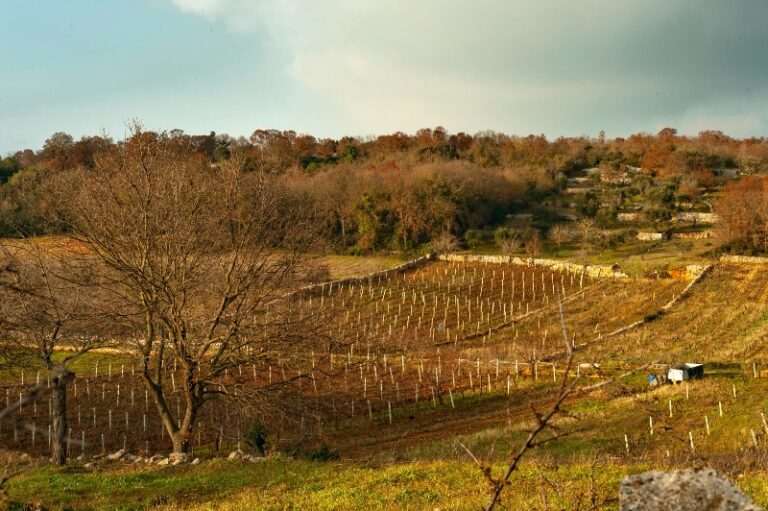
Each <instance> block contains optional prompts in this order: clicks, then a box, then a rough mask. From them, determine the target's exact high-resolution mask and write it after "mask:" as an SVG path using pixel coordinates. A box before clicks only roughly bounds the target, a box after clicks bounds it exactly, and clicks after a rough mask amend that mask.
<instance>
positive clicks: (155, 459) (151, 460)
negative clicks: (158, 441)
mask: <svg viewBox="0 0 768 511" xmlns="http://www.w3.org/2000/svg"><path fill="white" fill-rule="evenodd" d="M163 459H165V457H164V456H163V455H162V454H155V455H154V456H150V457H149V458H147V463H157V462H158V461H160V460H163Z"/></svg>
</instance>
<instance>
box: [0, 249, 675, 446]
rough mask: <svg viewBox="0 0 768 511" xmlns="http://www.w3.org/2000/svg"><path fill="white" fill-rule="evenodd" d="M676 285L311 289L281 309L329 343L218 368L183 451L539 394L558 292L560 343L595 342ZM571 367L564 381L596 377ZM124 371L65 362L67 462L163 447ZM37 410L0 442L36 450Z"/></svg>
mask: <svg viewBox="0 0 768 511" xmlns="http://www.w3.org/2000/svg"><path fill="white" fill-rule="evenodd" d="M685 285H686V282H685V281H683V280H676V279H672V278H654V279H615V278H611V277H603V278H593V277H590V276H588V275H587V274H585V272H581V273H576V272H573V271H563V270H555V269H551V268H547V267H541V266H523V265H514V264H484V263H450V262H431V263H429V264H426V265H423V266H420V267H417V268H413V269H409V270H407V271H404V272H389V273H386V274H377V276H375V277H372V278H369V279H362V280H359V279H358V280H353V281H348V282H342V283H329V284H326V285H320V286H315V287H313V288H311V289H308V290H305V291H303V292H301V293H297V294H294V295H292V296H291V297H290V298H288V299H290V300H292V303H291V306H292V307H295V308H297V309H300V310H302V311H303V313H304V314H306V315H307V316H308V317H312V318H314V320H315V321H317V322H318V324H321V325H323V330H324V331H325V335H324V336H323V338H327V339H331V341H330V342H328V343H327V344H325V345H317V346H316V349H314V350H311V351H310V352H308V353H305V354H304V357H303V362H302V363H301V364H300V365H298V366H297V365H295V364H294V365H292V366H289V365H288V364H286V363H283V362H282V361H277V362H276V363H275V365H274V366H272V365H270V366H269V367H267V368H263V367H257V366H255V365H254V366H250V367H248V366H242V365H241V366H238V367H237V369H236V370H232V371H229V373H228V374H227V378H226V379H227V382H226V384H227V388H228V389H230V392H229V393H228V397H225V398H222V399H220V400H218V401H216V402H214V403H211V404H210V405H208V406H207V408H205V409H204V411H203V414H202V417H201V418H200V420H199V422H198V426H197V428H196V431H195V433H194V441H193V446H194V448H196V449H198V450H199V449H203V450H206V451H213V452H219V451H223V450H229V449H232V448H235V447H236V446H240V445H241V442H243V440H244V437H245V435H246V434H247V432H248V430H249V427H250V426H251V424H253V423H254V422H255V421H258V422H259V423H261V424H262V425H263V426H264V427H265V428H266V429H267V431H268V432H269V434H270V435H271V437H272V441H273V443H274V445H278V446H279V445H283V446H295V445H300V444H302V443H306V442H310V443H311V442H312V441H315V440H317V439H322V438H325V437H328V436H330V435H332V434H333V432H334V431H338V430H339V429H340V428H341V429H343V428H344V426H345V424H349V423H350V422H351V423H353V424H356V423H359V422H360V421H367V422H371V421H376V422H382V423H384V424H386V425H389V426H391V425H393V424H395V423H397V422H398V421H400V420H401V419H402V418H403V417H408V416H411V415H412V414H413V413H414V410H421V409H428V410H429V409H431V410H434V409H445V410H453V409H455V408H456V407H457V406H459V405H460V404H461V403H463V402H467V401H476V400H478V399H480V400H483V399H487V398H493V397H497V396H507V397H509V396H513V395H518V396H519V395H523V396H525V395H526V393H527V392H528V391H529V389H532V388H541V389H544V391H545V392H546V389H547V388H550V387H551V388H554V386H555V385H556V383H557V380H558V378H561V377H562V376H563V374H562V373H563V370H564V367H563V363H562V361H560V365H558V356H559V355H560V354H562V352H563V349H564V343H563V328H562V327H563V325H561V318H560V312H559V310H560V309H559V303H558V295H559V296H560V302H561V303H562V307H563V317H564V318H565V320H566V325H565V331H566V332H567V336H568V340H569V342H571V343H572V344H576V345H578V344H580V343H586V342H588V343H598V344H599V343H601V342H602V341H603V334H608V333H610V332H613V331H615V330H616V329H618V328H621V327H622V326H623V325H626V324H629V323H633V322H636V321H638V320H642V319H643V318H644V317H646V316H647V315H649V314H652V313H654V312H655V311H656V310H658V309H659V308H660V307H662V306H663V304H665V303H667V302H668V301H669V300H670V299H672V298H673V297H674V296H675V295H676V294H677V293H679V292H680V291H681V290H682V289H683V288H684V287H685ZM584 357H587V355H586V354H585V355H584ZM584 357H581V356H579V358H580V359H581V360H580V362H581V363H580V364H576V365H575V366H574V367H573V368H572V372H573V374H574V375H575V374H581V373H582V372H583V373H584V375H585V376H587V375H589V374H595V373H596V372H597V369H596V368H595V367H594V366H592V365H591V363H592V362H593V360H591V359H589V358H584ZM619 366H620V364H619V365H617V366H616V368H619ZM138 367H139V363H138V360H137V359H136V358H135V357H134V356H133V355H132V354H131V353H130V351H128V350H125V351H118V352H117V353H112V352H111V353H98V352H96V353H91V354H89V355H88V356H87V358H86V359H84V360H83V361H80V362H79V363H78V364H77V365H76V367H75V370H76V372H77V373H78V375H77V376H78V377H77V379H76V380H75V382H74V383H73V384H72V386H71V389H70V392H69V394H68V399H69V402H68V410H69V424H70V433H69V437H70V455H71V456H73V457H74V456H78V455H81V454H84V455H94V454H100V453H108V452H111V451H115V450H117V449H120V448H125V449H127V450H128V451H130V452H140V453H153V452H157V451H162V450H166V449H168V448H169V440H168V438H167V434H166V433H165V431H164V428H163V427H162V423H161V421H160V417H159V416H158V415H157V412H156V410H155V407H154V406H153V403H152V402H151V396H149V395H148V393H147V391H146V390H145V387H144V384H143V381H142V380H141V377H140V375H139V374H138V371H137V368H138ZM614 369H615V368H614ZM164 371H165V372H166V376H165V378H164V381H165V384H166V386H167V388H166V389H165V390H166V393H167V395H168V396H170V397H169V400H170V402H171V403H173V404H174V405H175V406H176V407H177V409H178V408H179V407H181V406H183V404H182V403H181V401H180V399H181V398H180V394H179V393H178V392H177V388H176V385H177V381H180V374H178V372H177V371H176V368H175V367H174V365H172V364H169V365H167V366H166V367H165V368H164ZM606 371H610V368H608V367H603V368H602V369H601V371H600V372H601V374H605V372H606ZM46 378H47V376H46V374H45V373H44V372H40V371H32V372H30V371H29V370H28V371H27V373H26V374H24V373H20V374H15V375H13V376H9V375H7V376H6V377H5V385H4V388H3V389H2V390H0V392H2V394H4V398H5V400H6V404H11V403H12V401H13V400H15V399H19V398H20V396H21V395H22V394H23V393H24V392H25V390H27V389H28V388H30V387H31V386H32V385H35V384H37V383H39V382H40V381H41V380H42V381H43V382H45V379H46ZM275 388H278V392H279V393H280V394H279V395H284V396H288V395H290V396H293V399H292V400H289V399H288V398H286V400H285V402H281V403H280V405H281V406H277V405H275V406H273V407H272V408H273V409H274V410H275V411H274V413H273V414H270V415H268V416H261V417H257V416H254V412H253V407H252V406H249V403H248V400H249V399H259V398H261V399H266V396H267V395H268V394H267V393H263V394H261V393H259V392H258V391H259V390H264V389H275ZM254 390H255V391H257V392H255V393H254ZM2 394H0V396H2ZM271 395H272V396H274V394H271ZM254 396H255V397H254ZM260 396H264V397H260ZM295 396H303V397H302V398H301V399H296V397H295ZM264 408H265V407H263V406H262V407H261V408H260V409H261V410H263V409H264ZM266 408H267V409H269V407H266ZM262 413H263V412H262ZM50 414H51V408H50V402H36V403H34V404H32V405H28V406H24V407H22V409H21V410H20V413H19V414H17V415H16V417H15V419H14V421H13V423H11V421H9V420H6V421H5V422H3V423H2V424H0V440H1V441H2V444H3V445H5V446H8V447H11V448H13V449H17V450H22V451H25V452H30V453H35V454H44V453H46V452H48V449H49V444H48V433H49V428H50Z"/></svg>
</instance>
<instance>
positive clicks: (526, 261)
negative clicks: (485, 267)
mask: <svg viewBox="0 0 768 511" xmlns="http://www.w3.org/2000/svg"><path fill="white" fill-rule="evenodd" d="M437 258H438V260H440V261H448V262H457V263H489V264H517V265H520V266H541V267H544V268H550V269H552V270H557V271H566V272H570V273H575V274H578V275H581V274H584V275H587V276H589V277H592V278H628V276H627V274H626V273H624V272H622V271H621V268H619V266H618V265H613V266H608V265H584V264H576V263H569V262H568V261H558V260H555V259H540V258H533V257H517V256H503V255H477V254H440V255H438V256H437Z"/></svg>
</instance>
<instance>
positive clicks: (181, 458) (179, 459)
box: [168, 452, 189, 465]
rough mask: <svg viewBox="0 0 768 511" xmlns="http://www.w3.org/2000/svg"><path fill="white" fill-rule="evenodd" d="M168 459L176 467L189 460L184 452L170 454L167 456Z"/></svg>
mask: <svg viewBox="0 0 768 511" xmlns="http://www.w3.org/2000/svg"><path fill="white" fill-rule="evenodd" d="M168 459H169V460H171V464H173V465H178V464H181V463H184V462H186V461H187V460H188V459H189V454H187V453H185V452H172V453H171V454H169V455H168Z"/></svg>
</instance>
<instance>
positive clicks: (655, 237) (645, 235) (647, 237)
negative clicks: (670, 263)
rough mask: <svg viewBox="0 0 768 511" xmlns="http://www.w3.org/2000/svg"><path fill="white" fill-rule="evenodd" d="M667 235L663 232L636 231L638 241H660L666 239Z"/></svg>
mask: <svg viewBox="0 0 768 511" xmlns="http://www.w3.org/2000/svg"><path fill="white" fill-rule="evenodd" d="M666 238H667V235H666V233H663V232H638V233H637V239H638V240H640V241H661V240H663V239H666Z"/></svg>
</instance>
